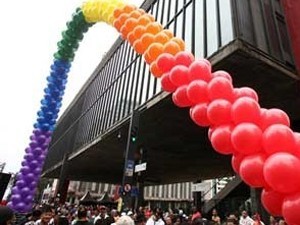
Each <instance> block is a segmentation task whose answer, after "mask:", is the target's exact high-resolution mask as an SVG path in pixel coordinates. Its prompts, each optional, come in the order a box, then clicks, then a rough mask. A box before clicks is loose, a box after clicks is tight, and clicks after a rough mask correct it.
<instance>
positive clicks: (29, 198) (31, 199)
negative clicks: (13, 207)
mask: <svg viewBox="0 0 300 225" xmlns="http://www.w3.org/2000/svg"><path fill="white" fill-rule="evenodd" d="M23 200H24V202H26V203H27V204H30V203H32V202H33V200H34V196H33V195H32V194H30V195H27V196H26V197H25V198H24V199H23Z"/></svg>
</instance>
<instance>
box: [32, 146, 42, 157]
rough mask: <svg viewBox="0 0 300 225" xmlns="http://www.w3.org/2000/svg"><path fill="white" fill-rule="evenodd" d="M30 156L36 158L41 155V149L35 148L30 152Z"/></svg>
mask: <svg viewBox="0 0 300 225" xmlns="http://www.w3.org/2000/svg"><path fill="white" fill-rule="evenodd" d="M31 152H32V154H33V155H34V156H35V157H36V156H39V155H41V154H43V152H44V150H43V149H42V148H41V147H36V148H34V149H32V150H31Z"/></svg>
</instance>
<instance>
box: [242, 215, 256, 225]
mask: <svg viewBox="0 0 300 225" xmlns="http://www.w3.org/2000/svg"><path fill="white" fill-rule="evenodd" d="M253 222H254V220H253V219H251V218H250V217H249V216H247V217H246V218H243V217H241V218H240V225H252V224H253Z"/></svg>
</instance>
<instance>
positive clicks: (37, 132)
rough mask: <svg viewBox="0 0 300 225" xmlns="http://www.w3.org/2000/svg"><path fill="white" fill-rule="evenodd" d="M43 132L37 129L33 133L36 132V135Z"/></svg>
mask: <svg viewBox="0 0 300 225" xmlns="http://www.w3.org/2000/svg"><path fill="white" fill-rule="evenodd" d="M42 132H43V131H41V130H38V129H36V130H34V131H33V133H34V134H35V135H36V136H38V135H40V134H42Z"/></svg>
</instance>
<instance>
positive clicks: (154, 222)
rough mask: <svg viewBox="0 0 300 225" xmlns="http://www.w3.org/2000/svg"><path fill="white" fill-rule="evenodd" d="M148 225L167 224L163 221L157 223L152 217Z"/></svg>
mask: <svg viewBox="0 0 300 225" xmlns="http://www.w3.org/2000/svg"><path fill="white" fill-rule="evenodd" d="M146 225H165V222H164V221H163V220H162V219H159V220H157V221H155V220H154V219H153V216H151V217H150V218H149V219H148V220H147V223H146Z"/></svg>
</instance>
